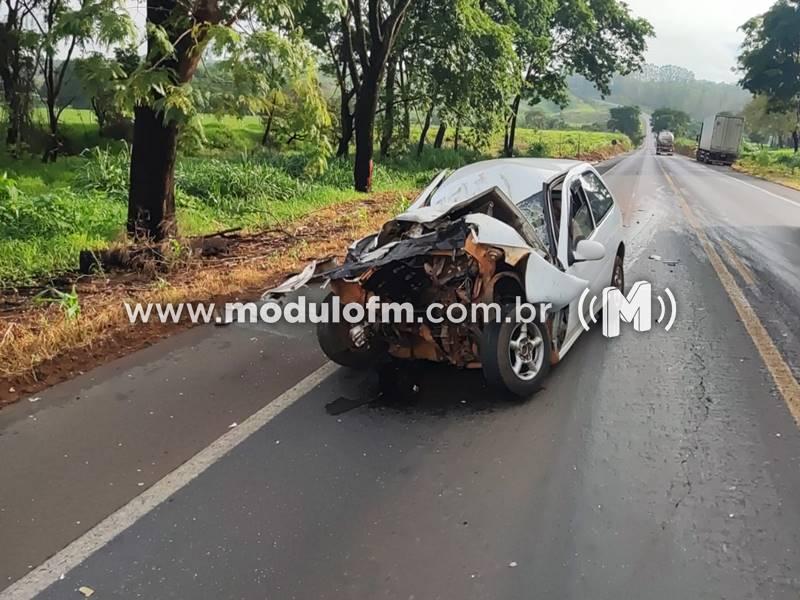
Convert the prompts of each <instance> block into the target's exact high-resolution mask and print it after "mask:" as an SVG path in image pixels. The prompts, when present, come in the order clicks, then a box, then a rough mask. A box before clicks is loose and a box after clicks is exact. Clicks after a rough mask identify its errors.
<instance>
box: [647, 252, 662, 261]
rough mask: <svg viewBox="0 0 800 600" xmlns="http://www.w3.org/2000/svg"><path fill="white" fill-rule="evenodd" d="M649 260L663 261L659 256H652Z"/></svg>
mask: <svg viewBox="0 0 800 600" xmlns="http://www.w3.org/2000/svg"><path fill="white" fill-rule="evenodd" d="M649 258H650V260H657V261H659V262H660V261H661V257H660V256H659V255H658V254H651V255H650V257H649Z"/></svg>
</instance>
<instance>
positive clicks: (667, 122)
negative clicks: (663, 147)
mask: <svg viewBox="0 0 800 600" xmlns="http://www.w3.org/2000/svg"><path fill="white" fill-rule="evenodd" d="M690 122H691V118H690V117H689V115H687V114H686V113H685V112H683V111H682V110H675V109H672V108H659V109H656V110H654V111H653V114H652V115H651V116H650V124H651V127H652V129H653V131H654V132H659V131H664V130H666V131H671V132H672V133H674V134H675V136H676V137H682V136H685V135H686V133H687V131H688V128H689V124H690Z"/></svg>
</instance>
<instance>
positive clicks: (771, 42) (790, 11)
mask: <svg viewBox="0 0 800 600" xmlns="http://www.w3.org/2000/svg"><path fill="white" fill-rule="evenodd" d="M741 29H742V30H743V31H744V34H745V39H744V42H743V43H742V52H741V54H739V59H738V60H739V70H740V71H741V72H742V78H741V79H740V80H739V84H740V85H741V86H742V87H743V88H745V89H746V90H748V91H750V92H752V93H753V94H764V95H765V96H766V97H767V99H768V104H767V106H768V108H769V110H771V111H777V112H785V111H787V110H794V111H795V112H796V115H797V117H796V120H797V122H798V123H800V35H798V31H800V0H778V1H777V2H776V3H775V4H773V5H772V8H770V9H769V10H768V11H767V12H765V13H764V14H762V15H759V16H757V17H753V18H752V19H750V20H749V21H747V23H745V24H744V25H742V27H741Z"/></svg>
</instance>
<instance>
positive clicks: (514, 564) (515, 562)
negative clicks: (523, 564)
mask: <svg viewBox="0 0 800 600" xmlns="http://www.w3.org/2000/svg"><path fill="white" fill-rule="evenodd" d="M508 566H509V567H511V568H512V569H513V568H514V567H516V566H517V561H515V560H512V561H511V562H510V563H508Z"/></svg>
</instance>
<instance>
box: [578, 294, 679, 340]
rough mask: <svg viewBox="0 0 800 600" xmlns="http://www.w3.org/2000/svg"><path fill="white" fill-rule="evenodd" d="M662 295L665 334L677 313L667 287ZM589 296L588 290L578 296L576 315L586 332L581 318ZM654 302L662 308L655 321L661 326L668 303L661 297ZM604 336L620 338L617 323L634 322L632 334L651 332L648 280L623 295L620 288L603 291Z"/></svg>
mask: <svg viewBox="0 0 800 600" xmlns="http://www.w3.org/2000/svg"><path fill="white" fill-rule="evenodd" d="M664 294H665V295H666V296H667V299H668V301H669V319H668V320H667V324H666V325H665V326H664V330H665V331H669V330H670V329H672V326H673V324H674V323H675V317H676V314H677V311H676V306H675V296H673V295H672V292H671V291H670V290H669V288H665V289H664ZM588 295H589V290H588V289H587V290H586V291H584V292H583V294H581V298H580V301H579V303H578V316H579V318H580V322H581V325H582V326H583V328H584V329H586V330H588V329H589V327H590V325H591V324H590V323H589V322H587V321H586V318H585V317H584V314H585V310H584V306H585V303H586V298H587V296H588ZM596 300H597V298H596V297H592V299H591V302H590V303H589V314H590V319H591V321H592V322H595V321H596V319H595V317H594V305H595V301H596ZM656 300H658V303H659V305H660V307H661V312H660V314H659V316H658V319H657V320H656V322H657V323H662V322H663V321H664V319H665V318H666V316H667V303H665V302H664V298H663V297H661V296H656ZM602 301H603V304H602V306H603V335H604V336H605V337H607V338H615V337H618V336H619V332H620V322H623V323H633V329H634V331H640V332H641V331H650V329H652V328H653V318H652V316H653V286H652V284H650V283H649V282H647V281H637V282H636V283H634V284H633V287H632V288H631V290H630V291H629V292H628V295H627V296H625V295H624V294H623V293H622V292H621V291H620V290H619V289H617V288H615V287H607V288H605V289H604V290H603V298H602Z"/></svg>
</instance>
